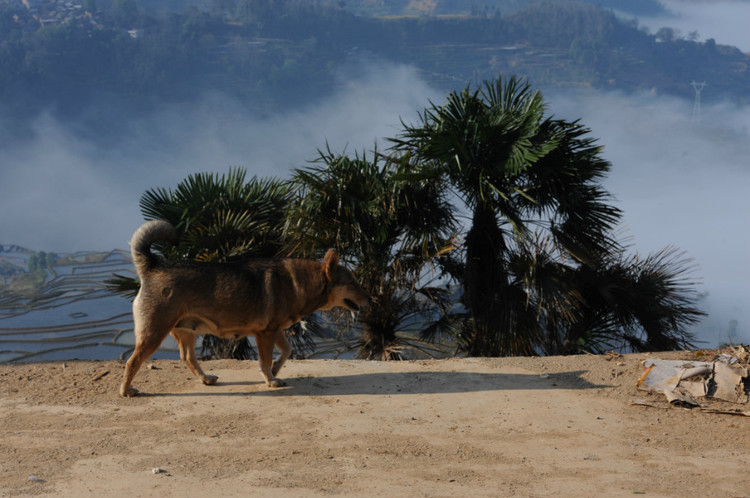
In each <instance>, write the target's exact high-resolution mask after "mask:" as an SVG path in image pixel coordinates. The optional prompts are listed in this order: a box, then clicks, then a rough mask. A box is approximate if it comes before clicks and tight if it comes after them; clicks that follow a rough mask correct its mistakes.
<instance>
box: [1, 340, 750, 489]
mask: <svg viewBox="0 0 750 498" xmlns="http://www.w3.org/2000/svg"><path fill="white" fill-rule="evenodd" d="M682 355H686V356H685V357H688V356H689V355H690V354H689V353H682ZM651 357H652V358H653V357H659V358H667V357H670V358H675V355H674V354H671V355H652V356H651ZM646 358H648V356H647V355H626V356H624V357H614V358H610V357H606V356H597V357H594V356H576V357H548V358H500V359H452V360H440V361H417V362H390V363H380V362H362V361H346V360H313V361H291V362H290V363H288V364H287V366H286V367H285V368H284V370H283V371H282V375H281V377H282V378H284V379H286V380H287V381H288V382H289V387H286V388H283V389H276V390H270V389H268V388H266V387H265V385H264V384H262V383H261V376H260V372H259V371H258V369H257V365H256V364H255V363H254V362H238V361H227V360H224V361H213V362H205V363H204V368H205V369H206V370H207V372H211V373H214V374H218V375H219V384H218V385H216V386H204V385H202V384H201V383H200V382H198V381H197V380H195V379H193V378H192V377H191V375H190V374H189V372H188V370H187V368H186V367H185V366H184V365H182V364H181V363H179V362H175V361H155V362H152V363H151V364H150V367H151V368H149V369H144V370H142V371H141V372H139V373H138V376H137V377H136V382H135V385H136V386H137V387H138V388H140V389H141V391H143V392H145V393H147V394H145V395H143V396H140V397H137V398H134V399H121V398H119V397H118V396H117V388H118V385H119V382H120V377H121V375H122V370H123V363H121V362H66V363H44V364H29V365H4V366H0V417H1V421H0V496H2V497H6V496H18V495H27V494H28V495H50V496H71V497H80V498H83V497H102V496H112V497H116V496H128V497H141V496H143V497H146V496H149V497H151V496H153V497H158V498H168V497H190V496H211V497H218V496H220V497H234V496H243V497H245V496H249V497H255V496H258V497H260V496H263V497H268V496H284V497H323V496H347V497H350V496H354V497H359V496H361V497H378V496H383V497H393V496H408V497H410V498H412V497H460V496H472V497H482V496H487V497H496V496H524V497H526V496H530V497H537V496H538V497H549V496H576V497H588V496H608V497H617V496H632V495H634V494H636V495H640V494H644V495H647V496H679V497H693V496H694V497H705V496H721V497H748V496H750V474H749V473H748V469H749V468H750V417H743V416H732V415H725V414H715V413H706V412H701V411H698V410H685V409H670V407H669V405H668V404H667V403H666V401H665V400H664V399H663V396H661V395H656V394H648V393H644V392H641V391H637V390H636V388H635V386H636V382H637V381H638V379H639V377H640V376H641V372H642V370H643V366H642V362H643V360H644V359H646ZM638 401H645V402H647V403H650V404H651V405H652V406H642V405H638V404H633V403H634V402H638ZM711 406H712V407H719V408H724V409H726V408H729V409H736V408H741V409H744V410H748V409H750V407H747V406H745V405H741V406H736V405H730V404H715V403H711ZM32 476H33V477H32Z"/></svg>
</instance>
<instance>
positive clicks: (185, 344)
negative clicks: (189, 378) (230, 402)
mask: <svg viewBox="0 0 750 498" xmlns="http://www.w3.org/2000/svg"><path fill="white" fill-rule="evenodd" d="M172 336H173V337H174V338H175V339H176V340H177V345H178V346H179V347H180V358H182V361H183V362H184V363H185V365H187V367H188V368H189V369H190V371H191V372H193V375H195V376H196V377H198V378H199V379H200V380H201V381H202V382H203V383H204V384H206V385H207V386H209V385H212V384H216V381H217V380H219V378H218V377H217V376H215V375H206V374H205V373H204V372H203V369H202V368H201V367H200V365H199V364H198V359H197V358H196V356H195V334H193V333H192V332H191V331H187V330H184V329H179V328H178V329H172Z"/></svg>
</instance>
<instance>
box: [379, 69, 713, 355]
mask: <svg viewBox="0 0 750 498" xmlns="http://www.w3.org/2000/svg"><path fill="white" fill-rule="evenodd" d="M545 111H546V109H545V104H544V100H543V97H542V95H541V93H540V92H538V91H533V90H532V89H531V87H530V85H529V84H528V83H525V82H522V81H519V80H518V79H516V78H510V79H508V80H507V81H504V80H503V79H501V78H500V79H498V80H496V81H493V82H485V83H484V85H483V86H482V87H481V88H478V89H476V90H471V89H470V88H468V87H467V88H466V89H464V90H463V91H458V92H452V93H450V94H449V96H448V98H447V103H446V104H444V105H442V106H438V105H434V104H433V105H432V106H430V107H429V108H428V109H426V110H425V111H424V113H423V114H422V115H421V116H420V118H421V123H419V124H418V125H415V126H411V125H406V124H404V132H403V133H402V134H401V135H400V136H399V137H397V138H394V139H392V141H393V144H394V145H393V150H394V151H395V152H396V153H398V154H407V155H409V156H410V157H411V158H412V164H411V175H412V178H431V179H442V181H445V182H446V183H447V184H449V185H450V186H451V187H452V189H453V190H454V191H455V192H456V194H457V195H458V196H459V197H460V198H461V200H462V201H463V203H464V204H465V206H466V208H467V209H468V210H469V212H470V213H471V223H470V225H469V228H468V231H467V233H466V235H465V239H464V251H465V268H464V272H463V278H462V281H463V285H464V294H463V297H462V301H463V303H464V304H465V305H466V307H467V308H468V310H469V314H470V317H471V318H470V320H467V322H466V323H465V326H464V330H463V331H462V333H461V339H462V340H463V341H465V343H466V345H467V352H468V353H469V354H470V355H482V356H497V355H530V354H535V353H538V352H542V351H546V352H563V351H565V352H571V351H573V350H581V349H587V348H590V346H591V345H592V344H595V343H596V344H599V343H601V341H593V342H587V340H586V335H585V334H584V333H581V332H576V331H577V330H578V329H577V328H576V327H577V326H579V325H580V324H582V323H585V321H586V320H593V318H592V317H593V316H595V315H596V316H598V317H600V320H599V322H597V323H602V324H605V325H603V333H604V334H605V336H606V337H608V338H609V339H614V338H616V337H617V338H620V339H622V340H624V342H625V343H626V344H625V345H626V346H630V347H633V348H636V349H642V348H643V347H647V346H648V345H650V344H665V345H668V344H671V345H678V344H679V345H683V344H687V343H689V340H690V335H689V333H688V332H687V329H686V326H687V325H689V324H691V323H693V322H694V321H695V320H696V319H697V318H698V317H700V315H701V313H700V312H699V311H698V310H697V309H695V307H694V306H693V305H692V303H693V301H692V300H691V298H690V294H689V286H688V287H686V286H680V285H677V286H675V285H672V284H673V283H674V282H675V281H681V279H682V276H683V272H684V270H685V267H684V265H683V264H682V262H681V261H672V263H673V264H668V263H669V261H671V260H667V259H664V258H662V259H658V258H657V260H658V262H659V264H655V266H656V267H658V268H659V269H661V270H664V271H662V272H661V273H659V272H656V271H651V270H653V268H649V267H648V265H646V266H644V267H642V268H637V267H636V262H637V261H635V260H630V261H629V260H627V259H623V258H622V257H620V256H621V255H622V253H623V250H622V248H621V246H620V245H619V244H618V242H617V240H616V238H615V236H614V233H613V230H614V228H615V226H616V225H617V223H618V222H619V220H620V217H621V213H620V211H619V210H618V209H617V208H615V207H613V206H612V205H610V204H609V203H608V201H609V194H608V193H607V192H606V190H605V189H604V188H603V187H602V186H601V184H600V183H599V181H600V180H601V179H602V178H603V177H604V175H605V174H606V173H607V171H608V170H609V167H610V164H609V163H608V162H607V161H605V160H604V159H603V158H601V156H600V152H601V147H600V146H598V145H596V143H595V140H594V139H592V138H590V137H588V134H589V132H590V131H589V130H588V129H587V128H585V127H584V126H583V125H581V124H580V123H578V122H573V123H570V122H566V121H562V120H556V119H552V118H548V117H545ZM618 258H619V259H618ZM649 261H656V260H649ZM628 264H630V267H628ZM652 266H653V265H652ZM607 269H609V270H612V271H616V270H620V274H621V275H622V276H623V280H621V281H619V282H618V284H621V285H622V288H623V289H624V288H630V289H634V288H636V287H637V285H638V284H639V283H641V282H642V277H643V274H648V275H649V276H650V277H651V280H652V284H653V285H652V286H651V288H650V291H651V295H652V297H654V298H655V299H656V302H658V303H661V304H662V305H664V307H665V308H666V309H660V310H658V311H654V313H656V314H657V315H658V314H661V315H662V316H663V315H667V314H669V313H668V312H672V313H671V315H670V318H669V319H664V320H658V319H655V320H649V317H648V316H647V315H648V313H647V312H646V308H644V307H647V305H648V304H649V303H644V302H642V301H638V302H636V301H632V304H633V306H629V307H628V306H620V305H619V304H618V302H617V299H610V298H608V296H607V294H606V291H607V289H608V288H611V287H612V285H613V284H610V286H609V287H608V282H607V279H608V278H609V275H608V273H607V271H605V270H607ZM639 269H640V270H641V271H638V270H639ZM584 277H586V278H584ZM595 277H596V278H595ZM597 278H598V279H597ZM592 279H593V280H592ZM686 291H687V292H688V294H685V292H686ZM623 292H624V291H623ZM595 302H596V303H597V305H595V304H594V303H595ZM669 303H680V306H677V307H674V308H670V306H669ZM602 307H603V308H602ZM594 310H596V311H594ZM627 313H629V315H627V316H628V317H629V318H626V317H625V315H626V314H627ZM614 315H617V318H616V319H615V318H614ZM602 317H606V318H602ZM634 323H637V324H639V326H640V327H641V328H640V329H639V330H640V333H643V334H645V335H646V336H647V339H645V340H642V339H641V334H640V333H639V332H636V331H635V328H634V327H633V324H634ZM625 326H627V328H628V332H627V333H625V332H622V330H623V327H625ZM597 330H600V329H597ZM576 334H578V335H577V336H576ZM560 336H562V337H560ZM657 338H658V340H657ZM579 339H580V340H579ZM592 340H593V339H592ZM571 341H572V343H573V344H572V345H571Z"/></svg>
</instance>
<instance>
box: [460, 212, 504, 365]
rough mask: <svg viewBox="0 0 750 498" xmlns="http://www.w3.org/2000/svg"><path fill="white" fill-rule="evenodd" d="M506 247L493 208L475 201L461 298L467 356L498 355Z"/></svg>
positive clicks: (502, 324)
mask: <svg viewBox="0 0 750 498" xmlns="http://www.w3.org/2000/svg"><path fill="white" fill-rule="evenodd" d="M506 249H507V245H506V243H505V236H504V234H503V231H502V230H501V229H500V227H499V226H498V223H497V215H496V213H495V210H494V209H492V208H491V207H489V206H486V205H483V204H481V203H479V204H478V205H477V206H476V208H475V209H474V215H473V219H472V225H471V228H470V229H469V233H468V234H467V236H466V273H465V275H464V297H463V301H464V304H465V305H466V307H467V308H468V309H469V312H470V313H471V316H472V329H473V330H472V331H471V334H470V340H469V354H470V355H471V356H500V355H501V354H503V353H504V351H503V349H504V348H503V347H502V345H501V340H499V339H500V337H501V335H502V334H503V332H504V330H505V329H506V328H507V324H508V320H507V309H506V300H505V299H504V294H505V292H504V291H505V289H506V287H507V284H508V276H507V272H506V269H505V267H504V265H503V263H502V258H503V255H504V253H505V251H506Z"/></svg>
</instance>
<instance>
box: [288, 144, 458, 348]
mask: <svg viewBox="0 0 750 498" xmlns="http://www.w3.org/2000/svg"><path fill="white" fill-rule="evenodd" d="M373 154H374V157H373V160H372V161H370V160H368V158H367V156H366V154H362V156H361V157H360V156H359V155H356V156H355V157H348V156H346V155H343V154H334V153H332V152H331V151H330V150H328V151H327V152H320V156H319V158H318V159H317V161H315V162H317V163H319V164H322V166H313V167H309V168H306V169H299V170H296V171H295V172H294V174H293V178H292V182H293V184H294V186H295V189H296V191H297V196H298V197H297V200H296V202H294V203H292V205H293V206H294V208H293V209H292V210H291V211H290V213H289V217H288V225H287V229H288V232H289V238H290V242H294V243H295V246H296V249H297V250H298V251H300V252H301V253H303V254H307V255H310V254H315V253H316V252H317V251H318V250H320V248H327V247H333V248H335V249H336V250H337V251H338V252H339V254H340V255H341V257H342V259H344V260H345V261H349V262H351V263H352V264H353V265H354V266H355V267H356V274H357V278H358V279H359V281H360V283H361V284H362V285H363V287H364V288H365V289H367V290H368V291H369V292H370V293H371V295H372V296H373V303H372V305H371V306H369V307H368V308H366V309H364V310H363V311H362V312H360V316H359V322H360V323H361V324H362V336H361V339H360V340H359V342H358V353H357V356H358V357H359V358H366V359H400V358H402V357H404V354H405V349H407V348H411V349H420V350H422V351H423V352H425V353H426V354H431V353H429V351H427V350H426V349H425V348H424V347H423V346H425V345H424V344H420V343H419V331H420V330H422V329H424V328H425V327H429V326H430V325H431V324H432V326H433V327H434V326H435V324H436V323H443V322H444V320H443V321H441V318H442V317H444V316H445V315H446V314H448V313H449V311H450V299H449V298H450V296H449V293H448V291H447V289H446V288H444V287H442V286H439V285H433V284H434V283H435V281H436V280H438V279H439V278H440V277H442V276H444V275H445V272H444V271H442V270H443V269H444V267H443V266H442V265H443V263H446V262H447V260H448V259H449V253H450V251H451V249H452V247H453V236H454V234H455V229H454V227H455V220H454V217H453V209H452V207H451V206H450V205H449V204H448V203H447V202H445V200H444V199H445V195H444V193H443V192H442V186H441V185H440V184H439V183H436V182H433V181H429V180H421V181H408V180H405V179H404V178H403V177H402V176H401V174H402V173H403V168H404V165H405V164H406V163H407V162H408V159H407V158H401V159H395V158H392V157H391V158H387V157H384V156H382V155H380V154H378V153H377V151H374V153H373Z"/></svg>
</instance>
